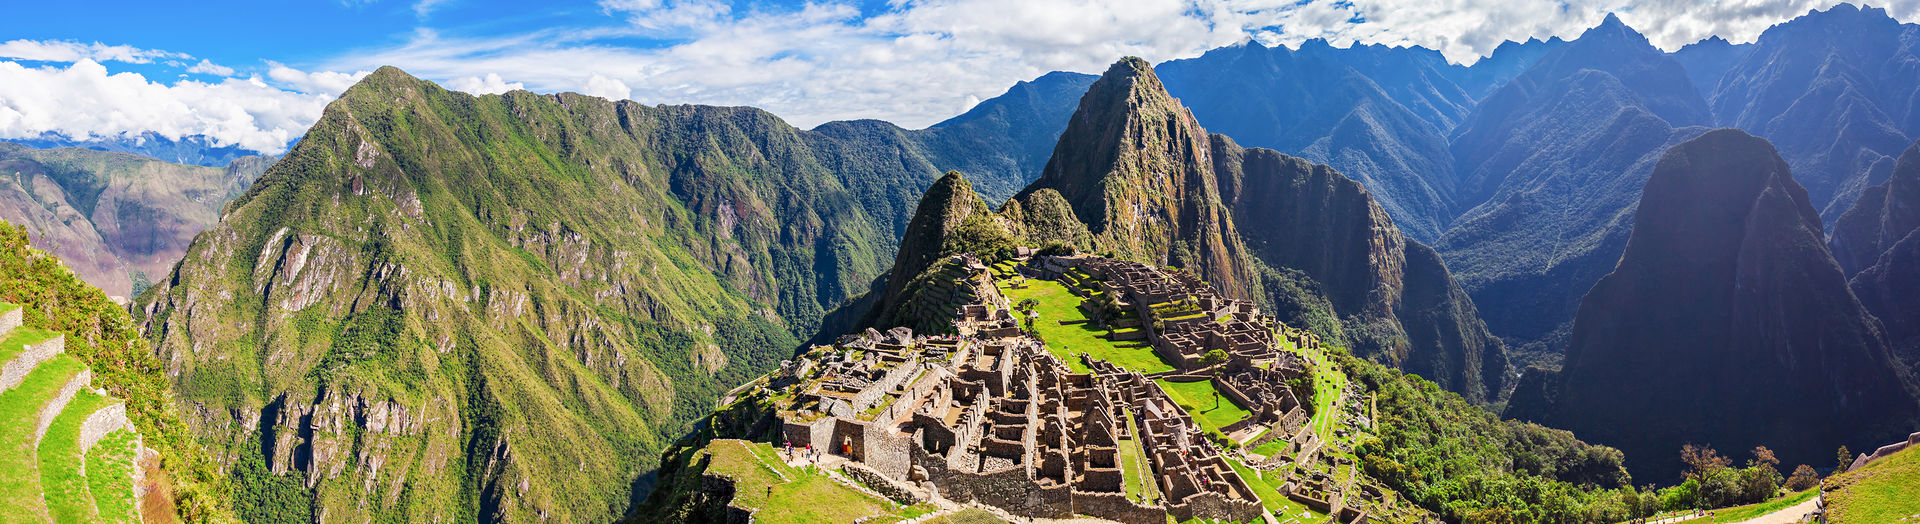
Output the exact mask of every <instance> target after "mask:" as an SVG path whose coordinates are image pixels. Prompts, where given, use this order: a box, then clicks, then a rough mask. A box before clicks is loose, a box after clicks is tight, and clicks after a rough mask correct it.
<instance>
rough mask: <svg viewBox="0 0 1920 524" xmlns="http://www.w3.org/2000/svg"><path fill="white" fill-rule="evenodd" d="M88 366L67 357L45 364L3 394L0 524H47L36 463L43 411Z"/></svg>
mask: <svg viewBox="0 0 1920 524" xmlns="http://www.w3.org/2000/svg"><path fill="white" fill-rule="evenodd" d="M84 367H85V365H83V364H81V363H80V361H79V360H77V359H74V358H73V357H71V356H68V355H66V354H61V355H57V356H54V357H53V358H50V359H47V361H45V362H41V363H40V366H39V367H36V368H34V369H33V372H32V373H28V374H27V378H26V380H23V381H21V382H20V386H19V387H16V388H13V389H11V390H8V391H7V392H6V393H5V394H0V522H29V521H31V522H40V521H44V520H47V507H46V502H45V501H44V500H43V499H42V498H41V496H40V493H41V490H40V472H39V464H38V461H37V460H35V455H36V453H35V451H36V450H35V449H34V448H35V446H34V442H33V435H34V432H35V431H37V430H39V428H40V423H39V420H40V408H41V407H43V406H45V405H46V403H47V401H48V400H50V399H52V398H53V397H54V395H55V394H57V393H59V391H60V388H61V387H62V386H65V385H66V384H67V381H68V380H71V379H73V376H74V375H75V374H78V373H80V370H81V369H83V368H84Z"/></svg>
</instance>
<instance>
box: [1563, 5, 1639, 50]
mask: <svg viewBox="0 0 1920 524" xmlns="http://www.w3.org/2000/svg"><path fill="white" fill-rule="evenodd" d="M1614 40H1625V41H1627V42H1637V43H1639V44H1641V45H1644V46H1647V47H1653V44H1652V43H1650V42H1648V41H1647V37H1646V35H1643V34H1640V31H1638V30H1635V29H1634V28H1633V27H1632V26H1629V25H1627V23H1626V22H1622V21H1620V17H1619V15H1615V14H1613V13H1607V18H1606V19H1605V20H1601V21H1600V25H1597V26H1593V28H1592V29H1588V30H1586V31H1585V32H1582V33H1580V37H1579V38H1576V39H1574V41H1575V42H1576V43H1578V42H1581V41H1588V42H1592V41H1614Z"/></svg>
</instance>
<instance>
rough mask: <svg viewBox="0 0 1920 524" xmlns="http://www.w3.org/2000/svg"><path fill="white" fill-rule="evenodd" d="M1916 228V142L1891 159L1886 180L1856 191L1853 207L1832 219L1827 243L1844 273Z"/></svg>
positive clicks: (1919, 156) (1919, 158) (1919, 187)
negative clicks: (1858, 192) (1889, 171)
mask: <svg viewBox="0 0 1920 524" xmlns="http://www.w3.org/2000/svg"><path fill="white" fill-rule="evenodd" d="M1915 229H1920V142H1914V143H1913V145H1911V146H1908V147H1907V150H1906V152H1904V153H1901V154H1900V158H1899V160H1898V161H1896V162H1894V167H1893V170H1892V172H1891V173H1890V174H1889V176H1888V177H1887V179H1886V181H1883V182H1881V183H1880V184H1878V185H1875V186H1872V187H1868V188H1867V189H1866V190H1865V191H1861V192H1860V198H1859V199H1857V200H1855V201H1854V203H1853V207H1852V208H1851V209H1848V210H1847V212H1846V213H1844V214H1841V215H1840V218H1839V220H1836V221H1834V224H1833V236H1832V239H1831V240H1829V242H1828V245H1829V247H1831V248H1832V249H1833V259H1834V260H1835V261H1837V262H1839V263H1840V269H1841V270H1843V271H1846V272H1847V274H1848V275H1853V274H1856V273H1859V272H1861V271H1864V270H1866V269H1867V268H1868V267H1871V266H1873V265H1874V263H1875V262H1876V261H1878V260H1879V259H1880V254H1881V253H1885V252H1886V251H1887V250H1888V249H1889V248H1892V247H1893V244H1894V243H1896V242H1899V241H1900V239H1902V238H1905V237H1906V236H1907V234H1908V233H1911V232H1913V230H1915Z"/></svg>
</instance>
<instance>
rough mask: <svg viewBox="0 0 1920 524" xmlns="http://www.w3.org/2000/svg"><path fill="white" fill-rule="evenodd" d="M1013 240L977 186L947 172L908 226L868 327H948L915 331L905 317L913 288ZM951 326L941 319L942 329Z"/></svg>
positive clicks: (923, 199) (934, 186) (955, 172)
mask: <svg viewBox="0 0 1920 524" xmlns="http://www.w3.org/2000/svg"><path fill="white" fill-rule="evenodd" d="M1013 238H1014V237H1013V234H1012V232H1011V231H1010V230H1009V228H1008V227H1007V225H1006V220H1004V219H1002V218H1000V217H999V216H998V215H996V214H994V212H993V208H991V207H988V206H987V202H986V201H985V200H981V199H980V195H979V194H977V193H974V192H973V184H972V183H970V182H968V181H967V179H966V178H965V177H963V176H961V175H960V173H959V172H957V171H949V172H947V174H946V175H944V176H941V177H940V179H939V180H935V181H934V182H933V186H931V187H928V188H927V194H926V196H923V197H921V198H920V207H919V208H918V209H916V210H914V214H913V221H912V222H910V223H908V225H907V233H906V235H905V236H902V237H901V239H900V251H899V254H897V255H896V256H895V257H894V259H893V269H892V270H891V272H890V275H889V276H888V280H887V287H886V293H885V294H884V295H882V297H884V298H883V299H881V300H880V301H879V302H877V303H876V304H875V307H874V308H873V310H872V314H873V315H874V316H875V318H873V319H871V320H869V321H868V322H866V324H868V325H879V326H888V327H890V326H898V325H908V326H909V327H913V328H914V329H916V330H920V331H933V330H934V329H929V327H932V328H939V327H944V326H938V325H936V326H921V325H914V324H915V323H914V322H912V319H908V318H905V317H903V316H902V315H904V314H905V311H904V310H903V309H902V308H901V304H902V302H904V301H905V300H907V299H908V298H909V297H910V296H911V295H912V293H911V292H910V290H909V288H910V287H913V286H912V284H913V283H914V282H915V281H916V280H919V279H922V278H924V277H925V276H926V273H927V272H928V270H931V269H934V268H935V266H936V263H937V262H940V261H941V260H943V259H945V258H947V257H951V256H953V255H957V254H961V253H979V254H983V255H984V254H990V253H989V252H991V251H995V250H1005V249H1007V248H1010V247H1012V246H1013ZM948 321H949V319H944V318H942V319H939V323H942V324H944V323H946V322H948Z"/></svg>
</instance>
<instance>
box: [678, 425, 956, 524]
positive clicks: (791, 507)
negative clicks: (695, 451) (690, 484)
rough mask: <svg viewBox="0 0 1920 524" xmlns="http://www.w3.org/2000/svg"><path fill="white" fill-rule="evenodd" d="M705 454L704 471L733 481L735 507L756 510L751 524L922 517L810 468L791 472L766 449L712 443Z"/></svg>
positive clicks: (759, 445)
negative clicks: (707, 455)
mask: <svg viewBox="0 0 1920 524" xmlns="http://www.w3.org/2000/svg"><path fill="white" fill-rule="evenodd" d="M707 452H708V453H711V454H712V456H713V461H712V463H710V464H709V465H708V466H707V471H708V472H710V473H716V474H721V475H726V476H727V477H730V478H732V479H734V481H735V485H734V495H733V505H735V506H739V507H742V508H747V509H756V508H757V509H758V511H756V512H754V514H753V520H754V522H765V523H769V524H782V523H794V524H799V523H817V522H852V521H854V520H856V519H860V518H863V517H873V516H884V517H893V518H894V519H897V518H901V517H909V516H911V514H919V513H924V512H925V511H926V509H925V508H917V507H916V508H897V507H895V506H894V504H893V503H892V502H890V501H886V500H882V499H878V498H874V497H872V496H869V495H867V494H866V493H862V492H860V491H857V490H854V489H853V488H850V487H847V486H846V485H844V484H840V483H839V482H836V481H834V480H833V479H831V478H828V477H827V476H826V474H824V473H820V472H818V471H813V470H811V468H808V469H801V468H793V467H789V466H787V465H786V464H785V463H783V462H781V461H780V460H779V458H778V457H779V454H778V452H776V451H774V450H773V447H772V446H769V445H767V444H765V443H760V442H747V441H743V440H715V441H713V443H711V444H708V445H707ZM883 520H893V519H883Z"/></svg>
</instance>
